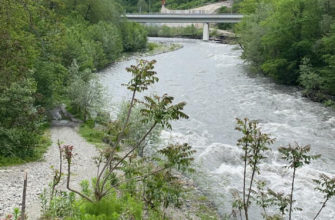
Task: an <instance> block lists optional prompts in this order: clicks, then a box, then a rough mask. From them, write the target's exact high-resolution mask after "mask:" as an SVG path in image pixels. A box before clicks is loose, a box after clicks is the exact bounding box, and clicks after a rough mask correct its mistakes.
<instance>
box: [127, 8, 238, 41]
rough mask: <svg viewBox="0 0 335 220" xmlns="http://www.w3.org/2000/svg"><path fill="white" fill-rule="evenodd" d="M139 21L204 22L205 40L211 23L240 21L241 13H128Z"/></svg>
mask: <svg viewBox="0 0 335 220" xmlns="http://www.w3.org/2000/svg"><path fill="white" fill-rule="evenodd" d="M126 17H127V18H128V20H130V21H134V22H139V23H203V24H204V29H203V40H205V41H208V40H209V23H238V22H239V21H240V20H241V19H242V18H243V15H241V14H126Z"/></svg>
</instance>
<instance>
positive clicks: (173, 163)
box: [158, 143, 195, 172]
mask: <svg viewBox="0 0 335 220" xmlns="http://www.w3.org/2000/svg"><path fill="white" fill-rule="evenodd" d="M158 152H159V153H160V154H162V155H164V156H165V157H166V158H167V163H165V165H164V166H165V168H176V169H177V170H179V171H183V172H185V171H192V169H190V168H189V167H190V166H191V163H192V162H193V160H194V158H193V157H192V156H193V154H194V153H195V150H192V147H191V146H190V145H188V144H186V143H185V144H181V145H169V146H167V147H166V148H163V149H161V150H159V151H158Z"/></svg>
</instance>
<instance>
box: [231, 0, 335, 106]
mask: <svg viewBox="0 0 335 220" xmlns="http://www.w3.org/2000/svg"><path fill="white" fill-rule="evenodd" d="M238 5H239V11H240V12H242V13H243V14H247V16H245V18H244V19H243V21H242V22H241V23H240V24H238V25H237V27H236V30H237V32H238V35H239V36H240V40H239V42H240V45H241V47H242V49H243V58H245V59H247V60H248V61H250V63H251V64H252V65H254V66H256V69H258V70H260V71H262V72H263V73H264V74H266V75H268V76H270V77H272V78H273V79H275V80H276V81H278V82H280V83H284V84H291V85H298V84H300V85H301V86H302V87H303V88H304V93H305V95H306V96H308V97H310V98H312V99H314V100H318V101H324V100H327V99H329V98H331V96H333V95H334V94H335V93H334V91H335V90H334V85H335V83H334V82H335V81H334V78H335V74H334V69H333V66H334V65H333V64H334V62H333V61H334V59H333V58H334V54H335V53H334V48H335V45H334V43H333V42H335V41H334V34H333V33H334V28H333V26H334V24H335V20H334V18H335V4H334V3H333V1H328V0H318V1H314V0H298V1H292V0H280V1H274V0H261V1H256V0H244V1H242V2H240V3H239V4H238Z"/></svg>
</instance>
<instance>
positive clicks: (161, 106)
mask: <svg viewBox="0 0 335 220" xmlns="http://www.w3.org/2000/svg"><path fill="white" fill-rule="evenodd" d="M144 99H145V102H142V103H143V105H144V107H145V108H143V109H141V113H142V114H143V116H145V117H146V118H145V119H144V122H147V121H149V120H152V121H154V122H155V123H156V124H160V125H161V126H162V127H163V128H164V127H166V128H169V129H171V128H172V127H171V124H170V121H172V120H179V119H182V118H183V119H188V116H187V115H186V114H185V113H183V112H182V110H183V108H184V106H185V105H186V103H185V102H180V103H178V104H176V105H172V101H173V99H174V98H173V97H172V96H168V95H167V94H164V95H163V96H162V97H159V96H156V95H155V96H153V97H152V98H151V97H148V96H145V97H144Z"/></svg>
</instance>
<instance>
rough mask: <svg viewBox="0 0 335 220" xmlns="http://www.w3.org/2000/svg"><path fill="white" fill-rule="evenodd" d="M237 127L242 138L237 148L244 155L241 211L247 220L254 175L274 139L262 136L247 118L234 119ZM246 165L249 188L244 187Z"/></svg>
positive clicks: (255, 124) (254, 122) (254, 123)
mask: <svg viewBox="0 0 335 220" xmlns="http://www.w3.org/2000/svg"><path fill="white" fill-rule="evenodd" d="M236 120H237V126H236V128H235V129H236V130H238V131H240V132H242V134H243V136H242V138H240V139H238V141H237V146H240V147H242V150H243V151H244V155H243V157H242V159H243V161H244V169H243V209H244V215H245V218H246V219H247V220H248V219H249V215H248V207H249V205H250V196H251V192H252V191H253V189H252V185H253V182H254V179H255V174H256V173H258V174H259V167H258V166H259V164H260V162H261V161H262V160H264V159H265V158H266V157H265V155H264V153H265V152H266V151H268V150H269V147H268V146H269V145H270V144H272V143H273V141H274V139H271V138H270V136H269V135H268V134H263V133H262V132H261V130H260V128H259V127H258V123H257V122H256V121H249V120H248V119H247V118H245V119H244V120H241V119H238V118H237V119H236ZM247 165H249V166H250V168H251V179H250V183H249V187H248V188H247V187H246V178H247Z"/></svg>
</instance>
